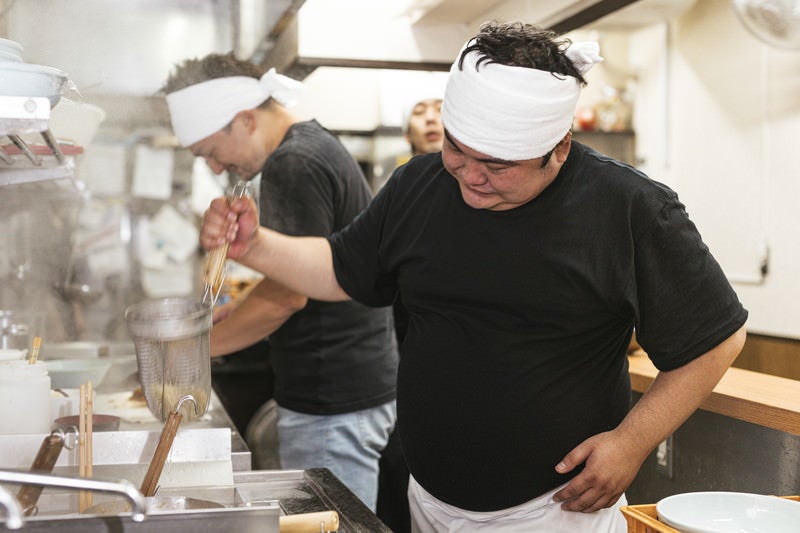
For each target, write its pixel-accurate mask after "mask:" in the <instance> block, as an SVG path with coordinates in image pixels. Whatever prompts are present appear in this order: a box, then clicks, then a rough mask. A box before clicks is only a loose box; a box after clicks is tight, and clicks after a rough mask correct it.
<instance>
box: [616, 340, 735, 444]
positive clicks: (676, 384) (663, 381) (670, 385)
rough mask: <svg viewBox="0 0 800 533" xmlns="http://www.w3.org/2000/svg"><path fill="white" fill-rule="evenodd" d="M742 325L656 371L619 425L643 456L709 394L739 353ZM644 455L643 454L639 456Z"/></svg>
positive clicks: (620, 429)
mask: <svg viewBox="0 0 800 533" xmlns="http://www.w3.org/2000/svg"><path fill="white" fill-rule="evenodd" d="M745 337H746V333H745V328H744V326H742V328H741V329H739V331H737V332H736V333H734V334H733V335H731V336H730V337H728V339H726V340H725V341H723V342H722V343H720V344H719V345H718V346H716V347H715V348H713V349H712V350H710V351H708V352H706V353H705V354H703V355H702V356H700V357H698V358H697V359H695V360H694V361H691V362H689V363H687V364H686V365H684V366H682V367H680V368H677V369H675V370H670V371H668V372H659V374H658V376H657V377H656V379H655V381H654V382H653V384H652V385H651V387H650V389H649V390H648V391H647V392H646V393H645V394H644V395H643V396H642V397H641V398H640V399H639V401H638V402H637V403H636V405H635V406H634V407H633V409H631V412H630V413H629V414H628V416H627V417H625V420H623V422H622V423H621V424H620V426H619V427H618V430H619V431H622V432H624V433H626V434H628V435H630V436H631V438H632V439H634V441H635V442H638V443H640V446H641V453H643V454H644V456H646V455H647V454H649V453H650V451H652V450H653V449H654V448H655V447H656V446H657V445H658V443H659V442H661V441H662V440H664V439H665V438H666V437H667V436H668V435H670V434H671V433H673V432H674V431H675V430H676V429H677V428H678V427H679V426H680V425H681V424H683V422H684V421H686V419H687V418H689V416H691V414H692V413H693V412H694V411H695V410H697V408H698V407H700V405H701V404H702V403H703V401H704V400H705V399H706V398H707V397H708V396H709V394H711V392H712V391H713V390H714V387H715V386H716V385H717V383H719V380H720V379H722V376H723V375H724V374H725V372H726V371H727V369H728V368H729V367H730V365H731V364H732V363H733V361H734V359H736V357H737V356H738V355H739V353H740V352H741V350H742V346H743V345H744V340H745ZM642 459H644V457H642Z"/></svg>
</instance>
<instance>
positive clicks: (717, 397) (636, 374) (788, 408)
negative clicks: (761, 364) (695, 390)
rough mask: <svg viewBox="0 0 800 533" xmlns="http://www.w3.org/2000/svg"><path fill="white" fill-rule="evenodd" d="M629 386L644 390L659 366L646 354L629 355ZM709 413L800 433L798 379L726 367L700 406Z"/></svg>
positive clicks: (799, 385)
mask: <svg viewBox="0 0 800 533" xmlns="http://www.w3.org/2000/svg"><path fill="white" fill-rule="evenodd" d="M628 362H629V365H630V375H631V387H632V388H633V390H635V391H637V392H641V393H644V392H646V391H647V389H648V388H649V387H650V385H651V384H652V383H653V380H654V379H655V377H656V375H657V374H658V370H657V369H656V367H655V366H653V363H652V362H651V361H650V359H649V358H648V357H647V354H646V353H645V352H644V351H642V350H638V351H636V352H634V353H633V354H631V355H629V356H628ZM700 408H701V409H704V410H706V411H710V412H712V413H717V414H721V415H724V416H729V417H731V418H736V419H738V420H744V421H745V422H751V423H753V424H758V425H760V426H764V427H768V428H772V429H777V430H779V431H784V432H786V433H791V434H792V435H800V381H797V380H794V379H788V378H782V377H778V376H771V375H769V374H762V373H760V372H752V371H750V370H744V369H741V368H729V369H728V371H727V372H726V373H725V375H724V376H723V377H722V379H721V380H720V382H719V383H718V384H717V386H716V387H715V388H714V390H713V391H712V393H711V395H710V396H709V397H708V398H707V399H706V401H705V402H703V404H702V405H701V406H700Z"/></svg>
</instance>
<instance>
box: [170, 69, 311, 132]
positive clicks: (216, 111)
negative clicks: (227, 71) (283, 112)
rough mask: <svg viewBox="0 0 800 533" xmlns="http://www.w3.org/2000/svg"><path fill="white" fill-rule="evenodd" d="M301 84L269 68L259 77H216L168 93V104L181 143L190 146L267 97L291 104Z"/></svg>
mask: <svg viewBox="0 0 800 533" xmlns="http://www.w3.org/2000/svg"><path fill="white" fill-rule="evenodd" d="M302 88H303V84H302V83H300V82H299V81H297V80H293V79H292V78H289V77H288V76H284V75H282V74H278V73H276V72H275V69H274V68H271V69H269V71H267V72H266V73H265V74H264V75H263V76H261V78H260V79H256V78H251V77H248V76H230V77H226V78H215V79H211V80H208V81H204V82H201V83H196V84H194V85H190V86H189V87H185V88H183V89H180V90H178V91H175V92H173V93H170V94H168V95H167V105H168V107H169V114H170V117H171V119H172V129H173V130H174V131H175V135H177V137H178V140H179V141H180V143H181V145H183V146H189V145H192V144H194V143H196V142H197V141H199V140H201V139H205V138H206V137H208V136H209V135H212V134H214V133H216V132H217V131H219V130H221V129H222V128H224V127H225V126H227V125H228V123H229V122H230V121H231V120H233V118H234V117H235V116H236V114H237V113H238V112H240V111H244V110H246V109H253V108H255V107H258V105H259V104H261V103H262V102H264V101H265V100H266V99H267V98H270V97H272V98H274V99H275V100H277V101H278V103H279V104H281V105H283V106H286V107H289V106H291V105H293V104H294V103H295V102H296V100H297V98H298V97H299V95H300V92H301V91H302Z"/></svg>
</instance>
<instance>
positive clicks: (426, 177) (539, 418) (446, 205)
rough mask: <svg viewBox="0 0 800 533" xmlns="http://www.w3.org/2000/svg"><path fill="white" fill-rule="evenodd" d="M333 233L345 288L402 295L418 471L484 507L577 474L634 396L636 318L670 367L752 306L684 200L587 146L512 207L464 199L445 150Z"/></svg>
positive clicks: (514, 501) (404, 367)
mask: <svg viewBox="0 0 800 533" xmlns="http://www.w3.org/2000/svg"><path fill="white" fill-rule="evenodd" d="M330 241H331V245H332V249H333V253H334V267H335V270H336V275H337V278H338V281H339V283H340V284H341V286H342V287H343V288H344V290H345V291H346V292H347V293H348V294H349V295H350V296H352V297H353V298H355V299H357V300H359V301H362V302H365V303H367V304H370V305H386V304H388V303H391V302H392V301H393V300H394V298H395V295H396V294H397V293H398V291H399V293H400V294H402V298H403V302H404V304H405V305H406V307H407V309H408V312H409V315H410V321H409V325H408V332H407V334H406V337H405V339H404V341H403V344H402V347H401V358H400V371H399V375H398V398H397V402H398V420H399V428H400V436H401V441H402V445H403V450H404V453H405V457H406V460H407V462H408V466H409V470H410V471H411V473H412V475H413V476H414V477H415V479H417V481H418V482H419V483H420V484H421V485H422V486H423V487H424V488H425V489H426V490H428V491H429V492H430V493H431V494H433V495H434V496H436V497H437V498H439V499H441V500H443V501H445V502H447V503H450V504H452V505H455V506H458V507H460V508H463V509H468V510H473V511H491V510H498V509H504V508H508V507H511V506H514V505H518V504H520V503H523V502H525V501H528V500H530V499H532V498H534V497H536V496H538V495H540V494H542V493H544V492H546V491H548V490H551V489H553V488H555V487H556V486H558V485H560V484H562V483H565V482H566V481H567V480H568V479H570V478H571V477H572V476H574V475H576V474H577V472H573V473H570V474H568V475H560V474H557V473H556V472H555V470H554V468H555V465H556V464H557V463H558V462H559V461H560V460H561V459H562V458H563V457H564V455H566V454H567V453H568V452H569V451H570V450H571V449H572V448H573V447H575V446H576V445H577V444H579V443H580V442H582V441H583V440H585V439H586V438H588V437H590V436H592V435H595V434H597V433H600V432H603V431H607V430H610V429H612V428H614V427H616V426H617V425H618V424H619V422H620V421H621V420H622V419H623V418H624V416H625V415H626V414H627V412H628V410H629V408H630V402H631V393H630V379H629V375H628V366H627V358H626V352H627V346H628V342H629V340H630V337H631V332H632V330H633V328H634V325H635V326H636V328H637V330H636V331H637V338H638V340H639V342H640V343H641V345H642V346H643V347H644V348H645V349H646V350H647V352H648V354H649V355H650V357H651V358H652V359H653V361H654V363H655V364H656V366H657V367H658V368H660V369H662V370H669V369H674V368H677V367H679V366H681V365H683V364H685V363H687V362H689V361H691V360H692V359H694V358H696V357H698V356H700V355H702V354H703V353H705V352H706V351H708V350H709V349H711V348H712V347H714V346H716V345H717V344H719V343H720V342H721V341H723V340H724V339H726V338H727V337H728V336H730V335H731V334H732V333H734V332H735V331H736V330H737V329H738V328H739V327H741V326H742V324H743V323H744V322H745V320H746V317H747V312H746V311H745V310H744V309H743V307H742V305H741V304H740V302H739V300H738V298H737V297H736V294H735V293H734V291H733V290H732V288H731V286H730V284H729V283H728V281H727V279H726V278H725V276H724V275H723V272H722V271H721V269H720V267H719V265H718V264H717V262H716V261H715V260H714V258H713V257H712V256H711V254H710V253H709V250H708V248H707V247H706V246H705V245H704V244H703V242H702V241H701V239H700V236H699V234H698V232H697V230H696V228H695V226H694V224H693V223H692V222H691V221H690V220H689V219H688V216H687V214H686V212H685V209H684V206H683V205H682V204H681V203H680V202H679V201H678V199H677V195H676V194H675V193H674V192H673V191H671V190H670V189H669V188H667V187H666V186H664V185H661V184H659V183H656V182H654V181H652V180H650V179H649V178H647V177H646V176H644V175H643V174H641V173H640V172H638V171H636V170H635V169H633V168H631V167H629V166H627V165H624V164H622V163H619V162H617V161H614V160H612V159H609V158H607V157H605V156H602V155H600V154H598V153H596V152H594V151H592V150H591V149H588V148H587V147H585V146H583V145H581V144H579V143H577V142H573V143H572V149H571V151H570V154H569V157H568V159H567V161H566V163H565V164H564V166H563V167H562V169H561V171H560V173H559V175H558V177H557V178H556V179H555V181H554V182H553V183H552V184H551V185H550V186H548V187H547V188H546V189H545V190H544V191H543V192H542V194H540V195H539V196H538V197H537V198H535V199H534V200H532V201H531V202H529V203H527V204H525V205H523V206H520V207H518V208H515V209H512V210H508V211H502V212H494V211H486V210H477V209H473V208H471V207H469V206H467V205H466V204H465V203H464V202H463V200H462V198H461V194H460V192H459V189H458V185H457V182H456V181H455V179H454V178H453V177H452V176H451V175H450V174H448V173H447V171H446V170H445V169H444V168H443V166H442V162H441V156H440V155H439V154H432V155H428V156H421V157H418V158H415V159H412V160H411V162H409V163H408V164H407V165H405V166H403V167H401V168H399V169H398V170H397V171H396V172H395V173H394V175H393V176H392V177H391V178H390V179H389V181H388V182H387V184H386V185H385V186H384V187H383V189H381V191H380V192H379V193H378V195H377V196H376V198H375V200H374V201H373V202H372V204H371V205H370V207H369V208H368V209H367V210H365V211H364V213H362V215H361V216H359V218H357V219H356V220H355V221H354V222H353V223H352V224H350V225H349V226H348V227H347V228H346V229H345V230H343V231H342V232H339V233H336V234H334V235H333V236H331V237H330Z"/></svg>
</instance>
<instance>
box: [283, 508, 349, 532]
mask: <svg viewBox="0 0 800 533" xmlns="http://www.w3.org/2000/svg"><path fill="white" fill-rule="evenodd" d="M320 526H322V528H321V527H320ZM279 530H280V533H320V531H326V532H327V531H338V530H339V513H337V512H336V511H320V512H318V513H300V514H290V515H286V516H282V517H280V527H279Z"/></svg>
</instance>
